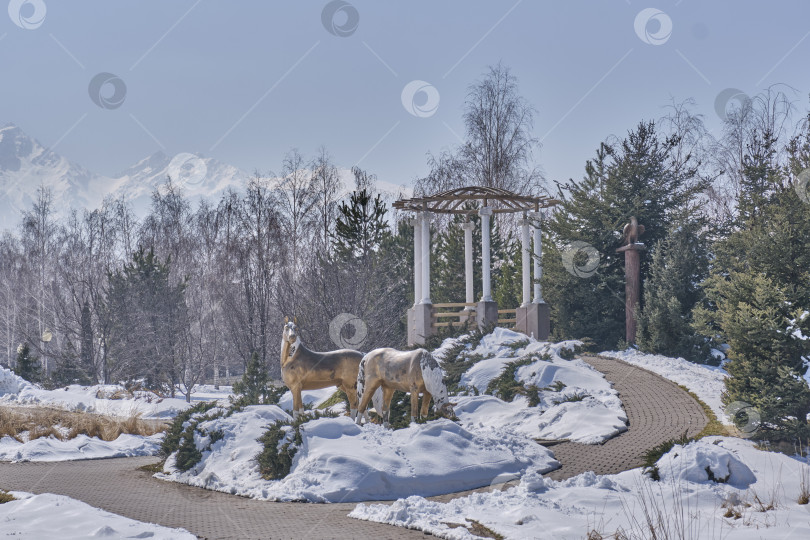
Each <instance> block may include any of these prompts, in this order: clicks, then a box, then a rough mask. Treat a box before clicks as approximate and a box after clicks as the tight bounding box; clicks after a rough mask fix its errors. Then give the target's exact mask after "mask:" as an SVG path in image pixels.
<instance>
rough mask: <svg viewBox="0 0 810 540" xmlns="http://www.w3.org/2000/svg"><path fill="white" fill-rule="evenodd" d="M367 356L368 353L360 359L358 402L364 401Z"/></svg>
mask: <svg viewBox="0 0 810 540" xmlns="http://www.w3.org/2000/svg"><path fill="white" fill-rule="evenodd" d="M366 358H368V354H365V355H363V359H362V360H360V369H359V370H358V371H357V403H360V402H361V401H363V388H364V387H365V385H366Z"/></svg>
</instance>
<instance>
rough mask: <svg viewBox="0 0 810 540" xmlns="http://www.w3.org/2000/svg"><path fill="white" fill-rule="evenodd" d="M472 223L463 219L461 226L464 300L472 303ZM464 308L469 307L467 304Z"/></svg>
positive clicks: (473, 299)
mask: <svg viewBox="0 0 810 540" xmlns="http://www.w3.org/2000/svg"><path fill="white" fill-rule="evenodd" d="M473 226H474V225H473V224H472V223H471V222H470V221H465V222H464V225H462V228H463V229H464V279H465V282H466V285H467V294H466V298H465V300H464V301H465V302H466V303H468V304H472V303H473V302H475V298H474V297H473V245H472V237H473ZM466 309H470V306H467V308H466Z"/></svg>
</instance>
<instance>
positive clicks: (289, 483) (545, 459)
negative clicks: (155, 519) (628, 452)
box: [159, 328, 627, 502]
mask: <svg viewBox="0 0 810 540" xmlns="http://www.w3.org/2000/svg"><path fill="white" fill-rule="evenodd" d="M454 343H456V342H455V340H446V341H445V343H444V344H443V345H442V347H440V348H439V349H438V350H437V351H434V353H435V354H436V356H437V357H438V358H439V359H440V360H441V361H444V358H443V357H444V356H445V355H446V353H447V351H448V350H449V349H450V348H451V347H452V346H453V345H454ZM578 344H579V342H575V341H570V342H562V343H547V342H538V341H535V340H530V339H528V338H526V336H525V335H523V334H518V333H516V332H513V331H511V330H507V329H502V328H501V329H496V330H495V331H494V332H493V333H491V334H489V335H487V336H485V337H484V338H483V339H482V340H481V341H480V343H478V344H477V345H476V346H475V347H472V346H471V345H470V346H468V347H467V350H464V351H462V356H473V355H480V357H483V359H482V360H480V361H479V362H477V363H475V364H474V365H472V366H471V368H470V369H469V370H468V371H467V372H466V373H464V374H463V375H462V376H461V379H460V381H461V384H460V387H461V388H462V389H463V390H464V391H463V392H462V393H463V394H465V395H460V396H454V397H451V399H452V400H453V401H454V402H455V403H456V405H455V412H456V414H457V416H458V418H459V420H460V421H459V423H454V422H452V421H449V420H434V421H431V422H428V423H427V424H412V425H411V426H409V427H407V428H405V429H401V430H387V429H384V428H382V427H380V426H378V425H374V424H367V425H364V426H363V427H358V426H357V425H355V424H354V423H353V422H352V421H351V420H350V419H349V418H347V417H345V416H342V417H338V418H322V419H318V420H313V421H310V422H308V423H306V424H304V425H303V427H302V437H303V443H302V444H301V448H300V450H299V451H298V452H297V453H296V454H295V457H294V459H293V464H292V468H291V472H290V473H289V475H288V476H287V477H285V478H283V479H281V480H277V481H269V480H265V479H263V478H262V477H261V474H260V471H259V465H258V463H257V462H256V459H255V458H256V456H257V455H258V454H259V453H260V452H261V450H262V446H261V444H260V443H259V442H258V441H257V439H258V438H259V437H260V436H261V435H262V434H263V433H264V432H265V430H266V428H267V426H268V425H270V424H272V423H273V422H275V421H276V420H288V419H289V416H288V415H287V414H286V413H285V412H284V411H283V410H282V409H281V408H279V407H275V406H254V407H248V408H246V409H245V410H244V411H241V412H237V413H234V414H233V415H231V416H229V417H220V418H215V419H213V420H206V421H203V422H202V423H200V425H199V426H198V433H197V435H195V445H196V447H197V449H198V450H200V451H201V452H202V455H203V458H202V460H201V461H200V462H199V463H197V464H196V465H195V466H194V467H192V468H191V469H189V470H188V471H185V472H181V471H180V470H178V469H177V468H176V467H175V463H176V461H175V459H176V456H175V455H173V456H170V457H169V459H168V460H167V461H166V464H165V470H164V474H162V475H159V476H160V477H161V478H163V479H166V480H172V481H178V482H184V483H188V484H191V485H196V486H200V487H205V488H208V489H214V490H219V491H225V492H229V493H234V494H239V495H244V496H249V497H254V498H258V499H272V500H306V501H315V502H335V501H363V500H381V499H382V500H388V499H396V498H398V497H406V496H410V495H414V494H418V495H422V496H431V495H438V494H442V493H452V492H457V491H463V490H467V489H473V488H478V487H482V486H487V485H489V484H490V483H491V482H492V481H493V480H494V479H495V478H497V477H501V478H504V477H510V478H511V477H519V476H522V475H526V474H528V475H530V476H531V475H537V474H540V473H544V472H548V471H550V470H553V469H555V468H557V467H558V466H559V464H558V462H557V461H556V460H554V458H553V454H552V452H551V451H549V450H547V449H546V448H544V447H542V446H540V445H538V444H537V443H536V442H535V441H534V440H533V439H538V438H543V439H571V440H575V441H579V442H582V443H586V444H595V443H599V442H602V441H604V440H606V439H607V438H610V437H612V436H614V435H616V434H618V433H620V432H622V431H625V430H626V429H627V426H626V420H627V417H626V415H625V412H624V410H623V408H622V405H621V401H620V400H619V398H618V395H617V392H616V391H615V390H614V389H613V388H611V385H610V383H608V382H607V381H606V380H605V378H604V376H603V375H602V374H601V373H599V372H598V371H596V370H594V369H593V368H592V367H591V366H589V365H588V364H586V363H585V362H582V361H581V360H567V359H565V358H563V356H562V354H563V351H564V350H565V349H568V350H572V349H573V348H574V347H575V346H576V345H578ZM518 359H522V364H523V365H521V366H519V367H517V369H515V372H514V378H515V381H514V382H515V385H517V384H521V385H523V386H524V387H527V388H530V387H537V390H538V394H537V397H538V401H539V404H538V405H535V406H530V405H529V399H528V398H527V397H524V396H518V397H516V398H515V399H514V400H513V401H511V402H506V401H503V400H501V399H499V398H497V397H493V396H491V395H481V392H484V391H486V390H487V387H488V385H489V383H490V381H492V380H493V379H494V378H496V377H498V376H499V375H501V373H502V372H503V370H504V368H506V367H507V364H509V363H510V362H514V361H516V360H518ZM333 392H334V388H329V389H324V390H320V391H314V392H309V393H308V394H309V395H308V397H305V401H306V402H311V403H313V404H317V403H322V402H323V401H324V400H326V399H328V398H329V397H330V396H331V395H332V394H333ZM476 394H478V395H476ZM289 401H290V395H289V393H288V394H287V395H285V396H284V397H282V399H281V405H282V407H283V406H285V405H286V406H287V407H289V405H290V404H289V403H288V402H289ZM338 408H339V409H341V410H342V404H341V405H340V406H338ZM209 433H221V434H222V435H223V436H222V438H219V439H218V440H216V441H215V442H213V443H212V442H211V441H212V440H211V438H210V436H209V435H207V434H209Z"/></svg>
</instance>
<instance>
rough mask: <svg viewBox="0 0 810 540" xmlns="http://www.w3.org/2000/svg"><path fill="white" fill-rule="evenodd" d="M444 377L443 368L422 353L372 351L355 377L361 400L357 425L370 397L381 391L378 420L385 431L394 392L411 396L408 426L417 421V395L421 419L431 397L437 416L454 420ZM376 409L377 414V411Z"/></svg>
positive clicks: (361, 364) (364, 358)
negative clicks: (380, 419) (379, 417)
mask: <svg viewBox="0 0 810 540" xmlns="http://www.w3.org/2000/svg"><path fill="white" fill-rule="evenodd" d="M443 376H444V372H443V371H442V368H441V367H439V364H438V362H436V359H435V358H433V355H432V354H430V353H429V352H428V351H426V350H425V349H416V350H414V351H398V350H396V349H388V348H385V349H374V350H373V351H371V352H370V353H368V354H366V355H365V356H364V357H363V360H362V362H360V370H359V372H358V374H357V395H358V398H359V399H360V406H359V408H358V413H359V414H358V415H357V423H358V424H359V423H360V419H361V416H363V415H364V414H365V411H366V407H368V404H369V401H370V400H371V399H372V395H374V394H377V393H378V389H380V388H382V404H381V405H382V412H381V414H380V416H382V419H383V424H384V425H385V426H386V427H387V426H388V425H389V417H390V414H391V398H392V397H393V396H394V391H395V390H401V391H403V392H410V393H411V422H413V421H414V420H415V419H416V418H417V416H416V413H417V409H418V408H419V394H420V393H421V394H422V411H421V416H427V413H428V407H429V406H430V399H431V397H432V398H433V399H434V401H435V404H434V406H435V408H436V411H437V412H438V414H441V415H442V416H445V417H451V416H453V415H454V412H453V404H452V403H450V402H449V401H448V400H447V387H446V386H445V385H444V381H443V380H442V378H443ZM375 401H376V400H375ZM375 405H376V403H375ZM375 408H376V409H377V412H378V413H380V407H375Z"/></svg>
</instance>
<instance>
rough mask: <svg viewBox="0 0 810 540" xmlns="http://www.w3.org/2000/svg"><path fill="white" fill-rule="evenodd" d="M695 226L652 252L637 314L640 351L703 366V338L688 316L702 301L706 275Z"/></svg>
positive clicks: (677, 231) (686, 227)
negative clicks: (694, 362) (680, 357)
mask: <svg viewBox="0 0 810 540" xmlns="http://www.w3.org/2000/svg"><path fill="white" fill-rule="evenodd" d="M700 230H701V223H700V222H699V221H693V222H690V223H687V224H684V225H679V226H677V227H676V228H674V229H672V230H671V231H670V232H669V234H668V235H667V236H666V237H665V238H664V239H663V240H660V241H659V242H658V244H657V245H656V246H655V249H654V250H653V255H652V262H651V264H650V269H649V274H648V276H647V279H646V280H645V282H644V309H643V310H640V312H639V315H638V347H639V349H641V350H642V351H645V352H650V353H655V354H663V355H665V356H675V357H677V356H682V357H684V358H687V359H689V360H692V361H696V362H701V363H703V362H706V361H709V359H710V356H709V346H708V339H706V338H704V337H702V336H700V335H697V334H696V332H695V329H694V328H693V326H692V319H693V317H692V313H693V310H694V308H695V306H696V305H699V304H700V303H701V302H702V301H703V299H704V293H703V290H702V289H701V288H700V283H701V282H702V281H703V280H704V279H705V278H706V277H707V276H708V249H707V240H706V239H705V234H700Z"/></svg>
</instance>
